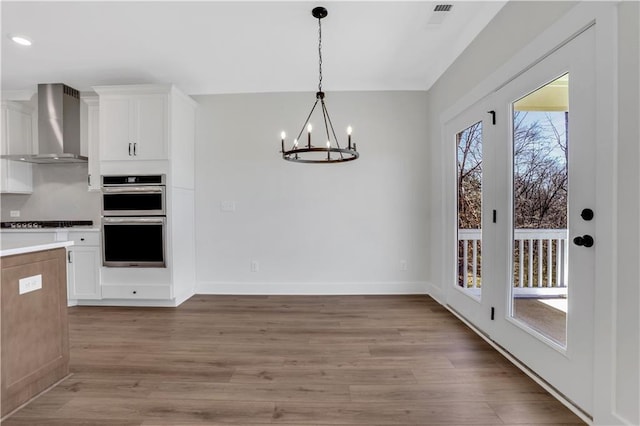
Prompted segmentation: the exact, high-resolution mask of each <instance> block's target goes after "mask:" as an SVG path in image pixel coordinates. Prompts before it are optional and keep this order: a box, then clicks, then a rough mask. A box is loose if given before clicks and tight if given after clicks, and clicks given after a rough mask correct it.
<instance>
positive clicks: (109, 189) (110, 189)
mask: <svg viewBox="0 0 640 426" xmlns="http://www.w3.org/2000/svg"><path fill="white" fill-rule="evenodd" d="M163 191H164V186H127V187H114V186H103V187H102V192H104V193H108V194H123V193H127V192H142V193H158V194H161V193H162V192H163Z"/></svg>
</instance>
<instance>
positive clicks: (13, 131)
mask: <svg viewBox="0 0 640 426" xmlns="http://www.w3.org/2000/svg"><path fill="white" fill-rule="evenodd" d="M1 129H2V131H1V134H2V142H1V143H0V153H1V154H2V155H20V154H26V155H29V154H32V152H33V119H32V111H31V109H30V108H29V107H27V106H26V105H23V104H21V103H17V102H2V127H1ZM0 192H1V193H16V194H30V193H32V192H33V168H32V165H31V164H29V163H23V162H21V161H13V160H6V159H2V160H1V161H0Z"/></svg>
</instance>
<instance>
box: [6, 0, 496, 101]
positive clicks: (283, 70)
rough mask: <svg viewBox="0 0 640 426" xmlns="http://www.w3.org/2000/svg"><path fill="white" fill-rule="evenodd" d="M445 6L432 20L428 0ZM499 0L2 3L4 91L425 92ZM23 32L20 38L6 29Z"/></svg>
mask: <svg viewBox="0 0 640 426" xmlns="http://www.w3.org/2000/svg"><path fill="white" fill-rule="evenodd" d="M447 3H448V4H453V8H452V9H451V11H450V12H448V13H447V15H446V18H445V20H444V22H443V23H442V24H440V25H431V24H429V20H430V19H431V17H432V15H433V14H434V12H433V9H434V6H435V5H436V4H447ZM504 4H505V2H504V1H500V2H497V1H469V2H461V1H454V2H451V1H443V2H432V1H412V2H395V1H386V2H384V1H378V2H358V1H351V2H343V1H323V2H302V1H289V2H286V1H285V2H270V1H259V2H245V1H227V2H219V1H199V2H175V1H174V2H167V1H156V2H152V1H142V2H80V1H76V2H52V1H45V2H10V1H2V5H1V7H2V26H1V29H2V90H3V92H5V91H35V87H36V84H38V83H66V84H68V85H69V86H72V87H75V88H76V89H78V90H81V91H88V90H91V87H92V86H95V85H108V84H134V83H174V84H176V86H178V87H179V88H181V89H182V90H183V91H185V92H187V93H189V94H212V93H250V92H280V91H315V90H316V87H317V83H318V52H317V42H318V40H317V37H318V27H317V20H316V19H315V18H313V17H312V16H311V9H313V7H315V6H318V5H323V6H325V7H326V8H327V10H328V12H329V15H328V17H327V18H325V19H323V20H322V30H323V34H322V39H323V43H322V44H323V49H322V54H323V76H324V77H323V88H324V89H325V90H327V91H332V90H334V91H335V90H427V89H428V88H429V87H430V86H431V85H432V84H433V83H434V82H435V81H436V80H437V78H438V77H439V76H440V75H441V74H442V73H443V72H444V71H445V70H446V68H447V67H448V66H449V65H450V64H451V63H452V62H453V61H454V59H455V58H456V57H457V56H458V55H459V54H460V53H461V52H462V51H463V50H464V49H465V47H466V46H467V45H468V44H469V43H470V42H471V41H472V40H473V38H474V37H475V36H476V35H477V34H478V33H479V32H480V30H481V29H482V28H484V27H485V26H486V25H487V24H488V22H489V21H490V20H491V19H492V18H493V16H494V15H495V14H496V13H497V12H498V11H499V10H500V8H501V7H502V6H503V5H504ZM15 33H18V34H24V35H26V36H28V37H30V38H31V39H32V40H33V45H32V46H30V47H24V46H19V45H17V44H15V43H13V42H12V41H11V40H9V38H8V34H15Z"/></svg>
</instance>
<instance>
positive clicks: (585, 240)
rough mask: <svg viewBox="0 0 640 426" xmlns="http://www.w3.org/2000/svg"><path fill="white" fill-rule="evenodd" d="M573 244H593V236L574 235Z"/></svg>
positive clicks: (586, 245) (588, 245)
mask: <svg viewBox="0 0 640 426" xmlns="http://www.w3.org/2000/svg"><path fill="white" fill-rule="evenodd" d="M573 244H575V245H577V246H584V247H591V246H593V237H592V236H591V235H583V236H582V237H575V238H574V239H573Z"/></svg>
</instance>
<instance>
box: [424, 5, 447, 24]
mask: <svg viewBox="0 0 640 426" xmlns="http://www.w3.org/2000/svg"><path fill="white" fill-rule="evenodd" d="M452 7H453V5H452V4H437V5H436V7H434V8H433V13H431V16H430V17H429V21H428V22H427V26H433V25H440V24H442V21H444V17H445V16H447V14H448V12H450V11H451V8H452Z"/></svg>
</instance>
